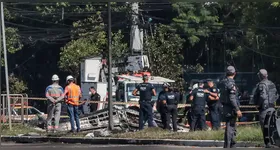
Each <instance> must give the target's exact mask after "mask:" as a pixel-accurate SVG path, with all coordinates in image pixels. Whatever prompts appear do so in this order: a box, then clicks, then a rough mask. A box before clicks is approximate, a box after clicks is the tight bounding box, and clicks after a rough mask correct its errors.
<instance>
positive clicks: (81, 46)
mask: <svg viewBox="0 0 280 150" xmlns="http://www.w3.org/2000/svg"><path fill="white" fill-rule="evenodd" d="M100 15H101V13H100V12H97V13H96V14H95V15H92V16H91V17H89V18H87V19H84V20H83V21H77V22H75V23H73V26H74V27H81V26H91V27H92V28H91V29H88V28H78V29H76V30H73V31H72V38H77V39H73V40H72V41H71V42H69V43H67V44H66V45H65V46H64V47H63V48H62V49H61V53H60V56H61V57H60V61H59V67H60V68H61V69H63V70H64V71H67V72H69V73H71V74H72V75H74V76H78V75H79V72H80V71H79V64H80V61H81V59H83V58H85V57H90V56H103V57H104V56H105V55H106V54H107V53H108V51H107V38H106V31H105V26H104V23H103V19H102V18H101V16H100ZM123 38H124V36H123V35H122V32H121V31H120V30H119V31H118V32H117V33H113V38H112V49H113V54H112V55H113V61H114V60H116V59H119V58H120V57H121V56H122V55H123V54H124V53H125V52H126V51H127V44H126V43H123V41H122V40H123Z"/></svg>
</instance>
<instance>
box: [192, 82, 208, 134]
mask: <svg viewBox="0 0 280 150" xmlns="http://www.w3.org/2000/svg"><path fill="white" fill-rule="evenodd" d="M191 95H192V96H193V97H194V99H193V103H192V110H191V111H192V119H191V120H192V121H191V124H190V131H194V130H195V126H196V124H197V123H198V126H200V127H201V129H202V130H205V129H206V117H205V105H206V101H207V97H208V94H206V93H204V88H201V87H198V88H197V89H194V90H193V91H192V93H191Z"/></svg>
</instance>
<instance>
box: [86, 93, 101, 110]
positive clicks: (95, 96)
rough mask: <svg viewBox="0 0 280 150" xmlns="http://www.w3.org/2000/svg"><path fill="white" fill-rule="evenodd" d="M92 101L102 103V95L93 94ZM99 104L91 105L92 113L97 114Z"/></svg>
mask: <svg viewBox="0 0 280 150" xmlns="http://www.w3.org/2000/svg"><path fill="white" fill-rule="evenodd" d="M90 101H100V95H99V94H98V93H95V94H92V95H91V96H90ZM97 107H98V103H90V104H89V109H90V112H95V111H96V110H97Z"/></svg>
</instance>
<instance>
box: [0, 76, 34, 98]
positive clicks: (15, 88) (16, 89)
mask: <svg viewBox="0 0 280 150" xmlns="http://www.w3.org/2000/svg"><path fill="white" fill-rule="evenodd" d="M8 80H9V86H10V89H9V90H10V94H21V93H24V92H26V91H27V90H28V87H27V84H26V83H25V82H24V81H23V80H22V79H21V78H19V77H16V76H15V74H13V73H11V74H10V75H9V77H8ZM4 87H5V88H6V86H4ZM4 93H6V90H5V91H4Z"/></svg>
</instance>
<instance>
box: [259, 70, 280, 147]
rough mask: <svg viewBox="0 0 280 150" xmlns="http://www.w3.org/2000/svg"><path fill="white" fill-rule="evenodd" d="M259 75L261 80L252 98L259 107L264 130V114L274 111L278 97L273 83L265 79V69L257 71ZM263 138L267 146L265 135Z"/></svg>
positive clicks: (268, 144) (267, 141)
mask: <svg viewBox="0 0 280 150" xmlns="http://www.w3.org/2000/svg"><path fill="white" fill-rule="evenodd" d="M259 76H260V77H261V79H262V81H261V82H259V83H258V84H257V89H256V93H255V95H254V99H255V104H256V105H257V106H258V109H259V119H260V124H261V127H262V131H263V132H264V121H265V116H266V115H267V114H268V113H269V112H273V111H275V102H276V100H277V99H278V98H279V95H278V92H277V89H276V86H275V84H274V83H273V82H271V81H270V80H268V79H267V71H266V70H264V69H261V70H260V71H259ZM264 77H265V78H264ZM263 134H264V133H263ZM263 138H264V143H265V145H266V146H267V147H269V146H270V145H271V143H269V140H267V138H266V137H265V136H264V137H263Z"/></svg>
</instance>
